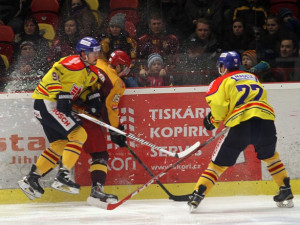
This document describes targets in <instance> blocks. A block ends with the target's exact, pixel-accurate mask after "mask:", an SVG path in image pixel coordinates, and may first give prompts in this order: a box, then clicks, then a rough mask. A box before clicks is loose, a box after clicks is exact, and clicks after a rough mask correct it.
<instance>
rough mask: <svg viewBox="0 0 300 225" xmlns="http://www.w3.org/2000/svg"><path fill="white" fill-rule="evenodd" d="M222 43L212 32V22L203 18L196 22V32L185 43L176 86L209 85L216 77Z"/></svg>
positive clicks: (175, 81) (175, 78)
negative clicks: (180, 74)
mask: <svg viewBox="0 0 300 225" xmlns="http://www.w3.org/2000/svg"><path fill="white" fill-rule="evenodd" d="M220 47H221V45H220V43H219V42H218V41H217V39H216V38H215V37H214V34H213V33H212V31H211V23H210V20H208V19H205V18H201V19H198V20H197V22H196V28H195V32H194V33H193V34H191V35H190V37H189V38H188V40H187V41H186V42H185V43H184V46H183V49H182V51H183V54H182V56H183V57H182V59H181V60H180V71H183V72H182V74H183V75H182V76H179V75H177V76H175V77H174V85H197V84H209V83H210V82H211V81H212V80H214V79H215V78H216V77H215V76H214V75H212V74H216V72H217V71H216V60H217V58H218V56H219V54H218V52H220V51H221V50H220Z"/></svg>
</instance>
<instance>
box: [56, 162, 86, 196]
mask: <svg viewBox="0 0 300 225" xmlns="http://www.w3.org/2000/svg"><path fill="white" fill-rule="evenodd" d="M51 187H53V188H54V189H56V190H58V191H63V192H67V193H70V194H78V193H79V190H80V186H79V184H76V183H75V182H74V181H72V180H71V174H70V171H69V170H67V169H65V168H63V167H62V168H60V169H59V171H58V173H57V175H56V177H55V178H54V182H53V183H52V185H51Z"/></svg>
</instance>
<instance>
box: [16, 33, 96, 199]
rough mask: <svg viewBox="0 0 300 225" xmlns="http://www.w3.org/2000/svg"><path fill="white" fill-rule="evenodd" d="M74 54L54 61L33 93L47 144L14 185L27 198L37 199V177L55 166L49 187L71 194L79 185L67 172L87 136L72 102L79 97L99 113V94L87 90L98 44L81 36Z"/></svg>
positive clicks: (92, 81)
mask: <svg viewBox="0 0 300 225" xmlns="http://www.w3.org/2000/svg"><path fill="white" fill-rule="evenodd" d="M76 50H77V52H78V55H72V56H68V57H65V58H62V59H61V60H59V61H58V62H56V63H55V64H54V65H53V66H52V68H51V69H50V70H49V71H48V73H47V74H46V75H45V76H44V77H43V79H42V81H41V82H40V83H39V84H38V86H37V88H36V89H35V90H34V93H33V95H32V97H33V98H34V114H35V117H36V118H37V119H38V120H39V121H40V123H41V125H42V126H43V130H44V132H45V135H46V136H47V138H48V141H49V143H50V146H49V148H47V149H46V150H45V151H44V152H43V153H42V154H41V156H40V157H39V158H38V160H37V162H36V164H34V165H32V168H31V171H30V172H29V174H28V175H27V176H25V177H24V178H23V179H22V180H20V181H19V182H18V183H19V185H20V187H21V189H22V190H23V192H24V193H25V194H26V195H27V196H28V197H29V198H30V199H34V198H40V197H41V196H42V194H43V193H44V190H43V188H42V187H41V185H40V184H39V178H40V177H41V176H42V175H44V174H46V173H47V172H49V171H51V170H52V169H53V168H55V167H56V166H57V163H58V161H59V159H60V157H61V161H62V167H61V168H60V169H59V171H58V173H57V176H56V178H55V181H54V183H53V184H52V187H53V188H55V189H57V190H60V191H65V192H68V193H72V194H77V193H79V189H80V186H79V185H78V184H77V183H75V182H74V181H73V180H72V179H71V178H70V170H71V169H72V167H73V166H74V165H75V163H76V162H77V160H78V158H79V155H80V153H81V151H82V146H83V144H84V143H85V141H86V139H87V133H86V131H85V129H84V128H83V127H82V125H81V120H80V119H79V118H78V117H77V116H76V115H75V114H74V113H72V105H73V101H75V100H76V99H78V98H80V99H82V101H84V102H86V103H87V105H88V106H89V107H90V108H91V109H92V111H94V112H95V113H97V112H98V111H99V110H100V106H99V105H100V104H99V103H100V94H99V93H98V92H94V93H93V92H91V91H90V90H89V89H88V87H90V86H92V85H94V84H95V83H96V81H97V79H98V69H97V68H96V67H95V65H96V63H97V59H98V57H99V52H100V45H99V43H98V42H97V41H96V40H95V39H94V38H91V37H85V38H83V39H81V40H79V42H78V43H77V45H76Z"/></svg>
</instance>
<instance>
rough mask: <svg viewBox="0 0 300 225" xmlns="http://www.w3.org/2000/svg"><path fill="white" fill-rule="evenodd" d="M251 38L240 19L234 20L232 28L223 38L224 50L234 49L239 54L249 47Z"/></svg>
mask: <svg viewBox="0 0 300 225" xmlns="http://www.w3.org/2000/svg"><path fill="white" fill-rule="evenodd" d="M252 40H253V38H252V36H251V35H250V32H247V29H246V27H245V23H244V22H243V21H242V20H238V19H237V20H234V21H233V23H232V29H231V30H230V31H229V32H228V33H227V34H226V35H225V37H224V38H223V44H222V45H223V50H224V51H236V52H239V53H240V54H241V53H242V52H243V51H245V50H247V49H249V43H250V42H251V41H252Z"/></svg>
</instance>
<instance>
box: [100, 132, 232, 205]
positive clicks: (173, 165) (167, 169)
mask: <svg viewBox="0 0 300 225" xmlns="http://www.w3.org/2000/svg"><path fill="white" fill-rule="evenodd" d="M228 129H229V128H224V129H223V130H222V131H221V132H220V133H218V134H216V135H215V136H213V137H211V138H210V139H208V140H207V141H205V142H203V143H202V144H201V145H200V146H199V147H198V148H196V149H195V150H194V151H190V152H189V153H188V154H187V155H186V156H184V157H183V158H180V159H179V160H177V161H176V162H175V163H173V164H170V165H169V166H168V167H167V168H166V169H165V170H164V171H162V172H161V173H159V174H158V175H156V176H155V177H153V178H152V179H150V180H149V181H148V182H147V183H145V184H144V185H142V186H140V187H139V188H138V189H137V190H135V191H134V192H132V193H130V194H129V195H127V196H126V197H125V198H123V199H121V200H120V201H118V202H116V203H106V204H103V206H101V208H103V209H107V210H113V209H115V208H117V207H119V206H120V205H122V204H123V203H125V202H126V201H127V200H129V199H130V198H132V197H133V196H135V195H136V194H138V193H139V192H141V191H142V190H144V189H145V188H146V187H148V186H149V185H150V184H152V183H153V182H155V181H156V180H159V179H160V178H161V177H163V176H164V175H165V174H166V173H167V172H168V171H169V170H171V169H173V168H174V167H176V166H177V165H178V164H179V163H181V162H182V161H184V160H185V159H187V158H189V157H190V156H191V155H192V154H193V153H194V152H196V151H198V150H200V149H202V148H203V147H205V146H206V145H208V144H209V143H211V142H212V141H213V140H215V139H216V138H218V137H220V136H221V135H223V134H225V133H226V132H227V131H228Z"/></svg>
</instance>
